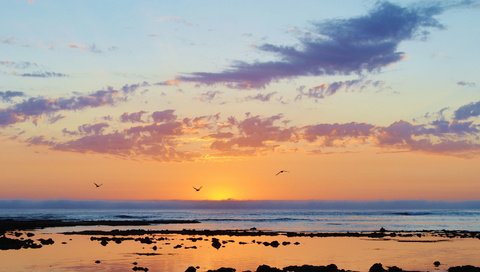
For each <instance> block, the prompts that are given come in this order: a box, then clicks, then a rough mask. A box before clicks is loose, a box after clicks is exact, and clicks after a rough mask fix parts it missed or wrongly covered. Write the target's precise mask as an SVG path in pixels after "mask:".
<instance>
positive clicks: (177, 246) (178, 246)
mask: <svg viewBox="0 0 480 272" xmlns="http://www.w3.org/2000/svg"><path fill="white" fill-rule="evenodd" d="M181 247H182V245H176V246H174V247H173V248H181Z"/></svg>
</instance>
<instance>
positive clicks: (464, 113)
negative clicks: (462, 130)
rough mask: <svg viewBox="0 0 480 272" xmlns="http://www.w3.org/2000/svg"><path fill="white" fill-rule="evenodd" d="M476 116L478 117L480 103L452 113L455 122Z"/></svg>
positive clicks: (462, 107)
mask: <svg viewBox="0 0 480 272" xmlns="http://www.w3.org/2000/svg"><path fill="white" fill-rule="evenodd" d="M477 116H480V101H478V102H473V103H470V104H467V105H464V106H461V107H460V108H458V109H457V110H456V111H455V112H454V117H455V119H456V120H465V119H468V118H470V117H477Z"/></svg>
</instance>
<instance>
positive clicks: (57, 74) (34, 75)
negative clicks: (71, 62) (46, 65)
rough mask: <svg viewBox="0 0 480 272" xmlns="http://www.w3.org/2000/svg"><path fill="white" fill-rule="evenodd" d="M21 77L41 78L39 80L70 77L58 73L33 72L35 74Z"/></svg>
mask: <svg viewBox="0 0 480 272" xmlns="http://www.w3.org/2000/svg"><path fill="white" fill-rule="evenodd" d="M19 76H21V77H39V78H49V77H68V75H67V74H63V73H56V72H33V73H23V74H19Z"/></svg>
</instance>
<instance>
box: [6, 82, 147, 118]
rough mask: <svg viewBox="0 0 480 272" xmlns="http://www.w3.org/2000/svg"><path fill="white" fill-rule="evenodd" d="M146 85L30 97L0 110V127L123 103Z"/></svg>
mask: <svg viewBox="0 0 480 272" xmlns="http://www.w3.org/2000/svg"><path fill="white" fill-rule="evenodd" d="M146 84H147V83H139V84H132V85H124V86H123V87H122V88H120V89H115V88H113V87H108V88H106V89H102V90H98V91H95V92H92V93H90V94H85V95H75V96H71V97H60V98H46V97H41V96H40V97H30V98H28V99H25V100H24V101H22V102H19V103H17V104H14V105H12V106H11V107H9V108H6V109H0V126H6V125H11V124H14V123H18V122H24V121H26V120H28V119H31V118H35V117H39V116H41V115H44V114H53V113H56V112H59V111H75V110H82V109H85V108H93V107H100V106H105V105H114V104H115V103H117V102H120V101H125V100H126V99H127V97H128V95H129V94H131V93H133V92H134V91H136V90H137V89H139V88H142V87H145V86H146Z"/></svg>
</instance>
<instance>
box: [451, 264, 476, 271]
mask: <svg viewBox="0 0 480 272" xmlns="http://www.w3.org/2000/svg"><path fill="white" fill-rule="evenodd" d="M448 272H480V267H476V266H472V265H464V266H452V267H450V268H449V269H448Z"/></svg>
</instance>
